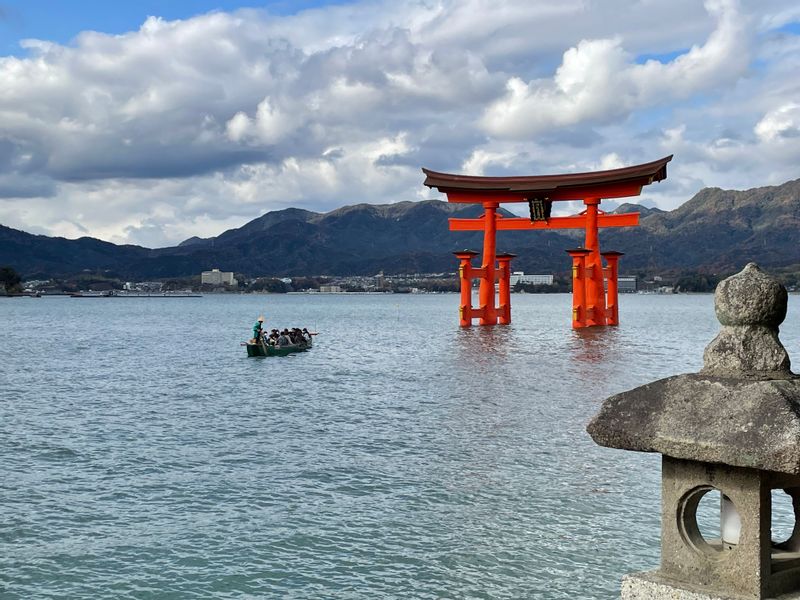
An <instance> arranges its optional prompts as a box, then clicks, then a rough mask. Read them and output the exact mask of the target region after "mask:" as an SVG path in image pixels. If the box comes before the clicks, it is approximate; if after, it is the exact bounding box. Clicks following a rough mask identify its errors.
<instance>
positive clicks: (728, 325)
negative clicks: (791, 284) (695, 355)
mask: <svg viewBox="0 0 800 600" xmlns="http://www.w3.org/2000/svg"><path fill="white" fill-rule="evenodd" d="M787 298H788V296H787V293H786V288H785V287H783V285H781V283H780V282H778V281H777V280H775V279H773V278H772V277H770V276H769V275H767V274H766V273H764V272H762V271H761V269H759V268H758V265H756V264H754V263H750V264H748V265H747V266H746V267H745V268H744V269H743V270H742V271H741V272H740V273H737V274H736V275H733V276H732V277H728V278H727V279H725V280H724V281H721V282H720V284H719V285H718V286H717V291H716V292H715V294H714V308H715V310H716V313H717V319H719V322H720V323H721V324H722V329H721V330H720V332H719V334H718V335H717V337H716V338H715V339H714V340H713V341H712V342H711V343H710V344H709V345H708V347H707V348H706V350H705V353H704V354H703V362H704V366H703V371H702V372H703V373H707V374H709V375H719V376H728V377H742V378H749V379H758V378H764V379H774V378H784V379H785V378H790V377H792V373H791V371H790V370H789V366H790V364H789V355H788V354H787V353H786V350H785V349H784V347H783V345H782V344H781V342H780V340H779V339H778V326H779V325H780V324H781V323H783V320H784V319H785V318H786V304H787Z"/></svg>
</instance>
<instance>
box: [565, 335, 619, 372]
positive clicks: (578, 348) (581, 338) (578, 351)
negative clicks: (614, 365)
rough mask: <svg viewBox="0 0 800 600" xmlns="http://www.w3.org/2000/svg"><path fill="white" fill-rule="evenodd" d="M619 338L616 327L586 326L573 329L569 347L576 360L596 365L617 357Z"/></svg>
mask: <svg viewBox="0 0 800 600" xmlns="http://www.w3.org/2000/svg"><path fill="white" fill-rule="evenodd" d="M619 340H620V336H619V330H618V329H617V328H616V327H584V328H583V329H573V330H572V338H571V339H570V344H569V347H570V351H571V354H572V358H573V359H574V360H576V361H577V362H579V363H584V364H589V365H596V364H598V363H602V362H605V361H606V360H608V359H614V358H616V356H615V355H616V353H617V352H619Z"/></svg>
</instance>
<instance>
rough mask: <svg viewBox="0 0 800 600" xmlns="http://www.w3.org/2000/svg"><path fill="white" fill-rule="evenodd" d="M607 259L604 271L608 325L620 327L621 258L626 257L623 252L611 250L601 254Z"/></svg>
mask: <svg viewBox="0 0 800 600" xmlns="http://www.w3.org/2000/svg"><path fill="white" fill-rule="evenodd" d="M600 254H601V255H602V256H603V258H605V259H606V263H607V264H608V266H607V267H606V268H605V269H604V270H605V274H606V281H607V284H608V292H607V298H608V300H607V305H608V308H606V325H619V285H618V282H617V280H618V278H619V257H620V256H624V254H623V253H622V252H617V251H616V250H609V251H608V252H601V253H600Z"/></svg>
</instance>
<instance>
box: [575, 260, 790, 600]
mask: <svg viewBox="0 0 800 600" xmlns="http://www.w3.org/2000/svg"><path fill="white" fill-rule="evenodd" d="M786 303H787V294H786V289H785V288H784V287H783V286H782V285H781V284H780V283H779V282H778V281H776V280H775V279H773V278H772V277H770V276H768V275H767V274H765V273H763V272H762V271H761V270H760V269H759V268H758V266H756V265H755V264H753V263H750V264H748V265H747V266H746V267H745V268H744V269H743V270H742V271H741V272H740V273H737V274H736V275H734V276H732V277H729V278H728V279H725V280H724V281H722V282H720V284H719V286H718V287H717V291H716V294H715V308H716V313H717V318H718V319H719V321H720V323H721V325H722V327H721V329H720V332H719V334H718V335H717V337H716V338H715V339H714V340H713V341H712V342H711V343H710V344H709V345H708V347H707V348H706V350H705V354H704V367H703V369H702V370H701V371H700V373H690V374H685V375H677V376H674V377H668V378H666V379H661V380H659V381H655V382H653V383H650V384H647V385H644V386H641V387H638V388H635V389H633V390H630V391H627V392H623V393H621V394H617V395H616V396H612V397H611V398H608V399H607V400H606V401H605V402H604V403H603V406H602V408H601V409H600V412H599V413H598V414H597V415H596V416H595V417H594V418H593V419H592V421H591V422H590V423H589V425H588V426H587V430H588V432H589V434H590V435H591V436H592V438H593V439H594V441H595V442H596V443H598V444H600V445H601V446H608V447H611V448H621V449H625V450H636V451H640V452H659V453H661V454H662V455H663V459H662V470H661V473H662V502H661V503H662V507H661V527H662V530H661V566H660V568H659V569H658V570H656V571H651V572H648V573H640V574H637V575H632V576H628V577H626V578H625V580H624V582H623V593H622V597H623V599H628V600H634V599H644V598H648V599H654V600H657V599H662V598H663V599H666V598H685V599H687V600H688V599H691V600H711V599H740V598H742V599H753V600H760V599H764V598H776V597H778V596H779V595H781V594H788V595H786V596H782V595H781V596H780V597H781V598H786V599H787V600H788V599H789V598H792V599H800V523H798V522H797V519H798V518H799V517H800V378H798V377H797V376H796V375H794V374H793V373H792V372H791V371H790V370H789V357H788V355H787V353H786V350H785V349H784V347H783V345H782V344H781V342H780V340H779V339H778V326H779V325H780V324H781V323H782V322H783V320H784V318H785V317H786ZM773 490H783V491H784V492H786V493H787V494H788V495H789V498H790V499H791V501H792V505H793V507H794V513H795V525H794V528H793V533H792V535H791V536H790V537H789V539H788V540H776V541H773V540H772V539H771V514H772V505H771V501H772V500H771V499H772V496H771V494H772V491H773ZM712 491H716V492H719V495H720V537H719V538H718V539H707V538H706V537H704V536H703V534H702V533H701V532H700V528H699V526H698V523H697V509H698V506H699V503H700V501H701V499H702V498H703V497H704V496H705V495H706V494H707V493H709V492H712Z"/></svg>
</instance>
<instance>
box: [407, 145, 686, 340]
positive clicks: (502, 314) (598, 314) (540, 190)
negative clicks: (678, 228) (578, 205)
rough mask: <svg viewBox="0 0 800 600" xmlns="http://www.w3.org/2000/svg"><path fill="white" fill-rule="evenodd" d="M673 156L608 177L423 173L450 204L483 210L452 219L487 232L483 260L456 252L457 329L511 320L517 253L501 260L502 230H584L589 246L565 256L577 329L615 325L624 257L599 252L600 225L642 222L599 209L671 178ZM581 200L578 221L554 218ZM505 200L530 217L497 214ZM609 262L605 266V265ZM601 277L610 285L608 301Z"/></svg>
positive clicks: (457, 226) (462, 227) (454, 224)
mask: <svg viewBox="0 0 800 600" xmlns="http://www.w3.org/2000/svg"><path fill="white" fill-rule="evenodd" d="M671 160H672V155H670V156H666V157H664V158H661V159H659V160H656V161H653V162H649V163H645V164H641V165H635V166H632V167H624V168H622V169H611V170H608V171H595V172H591V173H567V174H562V175H534V176H525V177H477V176H471V175H453V174H450V173H437V172H436V171H431V170H429V169H422V171H423V173H425V182H424V183H425V185H427V186H428V187H430V188H436V189H438V190H439V191H440V192H443V193H445V194H447V201H448V202H456V203H466V204H482V205H483V209H484V214H483V215H482V216H481V217H479V218H477V219H450V230H451V231H483V261H482V264H481V266H480V268H476V267H473V266H472V259H473V258H474V257H475V256H476V255H477V254H478V253H477V252H473V251H471V250H465V251H463V252H456V253H455V255H456V256H457V257H458V258H459V261H460V266H459V276H460V279H461V307H460V310H459V312H460V325H461V326H462V327H469V326H470V325H472V319H475V318H477V319H479V323H480V324H481V325H495V324H497V323H498V321H499V322H500V323H501V324H506V323H510V322H511V286H510V281H509V280H510V276H511V259H512V258H514V255H513V254H497V250H496V248H497V245H496V235H497V231H509V230H520V229H585V230H586V241H585V244H584V246H585V247H584V248H576V249H574V250H567V252H568V253H569V255H570V256H571V257H572V326H573V327H574V328H576V329H577V328H581V327H592V326H595V325H618V324H619V310H618V306H617V275H618V271H617V262H618V260H619V257H620V256H622V253H621V252H613V251H612V252H602V253H601V252H600V243H599V239H598V229H599V228H600V227H630V226H635V225H638V224H639V213H624V214H613V215H612V214H606V213H604V212H603V211H601V210H599V208H598V206H599V204H600V201H601V199H602V198H606V199H608V198H627V197H630V196H638V195H639V194H640V193H641V191H642V187H644V186H645V185H649V184H651V183H653V182H654V181H661V180H663V179H665V178H666V177H667V163H668V162H669V161H671ZM560 200H581V201H583V203H584V204H585V205H586V210H584V211H583V212H582V213H580V214H579V215H572V216H569V217H551V216H550V209H551V207H552V203H553V202H556V201H560ZM502 202H527V203H528V205H529V207H530V213H531V216H530V219H526V218H522V217H503V216H502V215H498V214H497V208H498V207H499V206H500V204H501V203H502ZM601 256H602V257H603V258H605V259H606V262H607V263H608V266H607V267H605V268H604V267H603V260H602V258H601ZM472 279H480V290H479V304H480V306H479V307H478V308H473V307H472ZM604 279H607V280H608V302H606V292H605V285H604ZM495 282H499V288H500V289H499V292H500V302H499V306H498V305H496V304H495V289H494V288H495Z"/></svg>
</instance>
